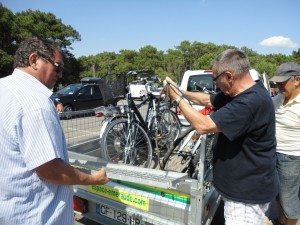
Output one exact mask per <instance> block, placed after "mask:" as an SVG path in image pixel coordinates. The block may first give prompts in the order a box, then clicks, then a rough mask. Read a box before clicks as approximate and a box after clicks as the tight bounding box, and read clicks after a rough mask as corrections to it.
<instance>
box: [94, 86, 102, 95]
mask: <svg viewBox="0 0 300 225" xmlns="http://www.w3.org/2000/svg"><path fill="white" fill-rule="evenodd" d="M93 89H94V91H93V94H94V95H95V96H100V97H101V96H102V95H101V92H100V88H99V86H93Z"/></svg>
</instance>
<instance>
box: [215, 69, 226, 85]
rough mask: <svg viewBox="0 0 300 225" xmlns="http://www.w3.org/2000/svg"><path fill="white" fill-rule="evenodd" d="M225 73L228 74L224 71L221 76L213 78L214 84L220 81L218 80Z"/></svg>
mask: <svg viewBox="0 0 300 225" xmlns="http://www.w3.org/2000/svg"><path fill="white" fill-rule="evenodd" d="M224 73H226V71H223V72H222V73H220V74H219V75H217V76H216V77H215V78H213V82H216V81H217V80H218V78H219V77H220V76H222V75H223V74H224Z"/></svg>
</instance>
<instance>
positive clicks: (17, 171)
mask: <svg viewBox="0 0 300 225" xmlns="http://www.w3.org/2000/svg"><path fill="white" fill-rule="evenodd" d="M14 68H15V69H14V71H13V73H12V75H10V76H7V77H5V78H2V79H0V96H1V107H0V121H1V123H0V143H1V144H0V155H1V163H0V170H1V176H0V193H1V194H0V224H5V225H16V224H40V225H72V224H74V217H73V202H72V199H73V188H72V186H71V185H77V184H78V185H90V184H99V185H101V184H105V183H107V182H109V181H110V179H109V178H107V177H106V171H105V169H104V168H102V169H100V170H99V171H97V172H96V173H94V174H92V175H89V174H85V173H83V172H81V171H79V170H77V169H75V168H73V167H72V166H70V165H69V159H68V153H67V145H66V139H65V137H64V133H63V130H62V127H61V125H60V121H59V117H58V114H57V112H56V109H55V106H54V104H53V101H52V99H51V98H50V96H51V95H52V91H50V89H51V88H52V87H53V85H54V84H55V83H56V81H57V79H58V78H61V77H62V69H63V54H62V52H61V51H60V49H59V48H58V47H57V46H56V45H54V44H52V43H50V42H48V41H46V40H41V39H38V38H35V37H33V38H28V39H26V40H24V41H23V42H22V43H21V44H20V45H19V48H18V50H17V51H16V54H15V57H14Z"/></svg>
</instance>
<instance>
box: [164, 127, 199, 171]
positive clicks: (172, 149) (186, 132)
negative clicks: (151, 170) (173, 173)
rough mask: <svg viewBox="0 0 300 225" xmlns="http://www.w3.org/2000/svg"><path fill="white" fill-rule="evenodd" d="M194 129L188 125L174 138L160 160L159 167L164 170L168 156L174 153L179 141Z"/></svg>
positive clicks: (168, 159)
mask: <svg viewBox="0 0 300 225" xmlns="http://www.w3.org/2000/svg"><path fill="white" fill-rule="evenodd" d="M192 131H194V128H192V127H188V128H187V129H186V130H185V131H184V132H183V133H181V134H180V135H179V137H178V138H177V139H176V140H174V142H173V144H172V146H171V147H170V148H169V149H168V150H167V151H166V153H165V155H164V157H163V159H162V161H161V162H160V168H161V169H162V170H166V166H167V164H168V162H169V161H170V157H171V155H172V154H173V153H175V150H176V149H177V148H178V147H179V145H180V143H182V141H183V140H184V138H185V137H186V136H188V135H189V133H190V132H192Z"/></svg>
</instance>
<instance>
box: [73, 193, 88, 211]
mask: <svg viewBox="0 0 300 225" xmlns="http://www.w3.org/2000/svg"><path fill="white" fill-rule="evenodd" d="M73 209H74V210H75V211H77V212H80V213H86V212H87V210H88V201H87V200H86V199H83V198H80V197H78V196H73Z"/></svg>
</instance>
